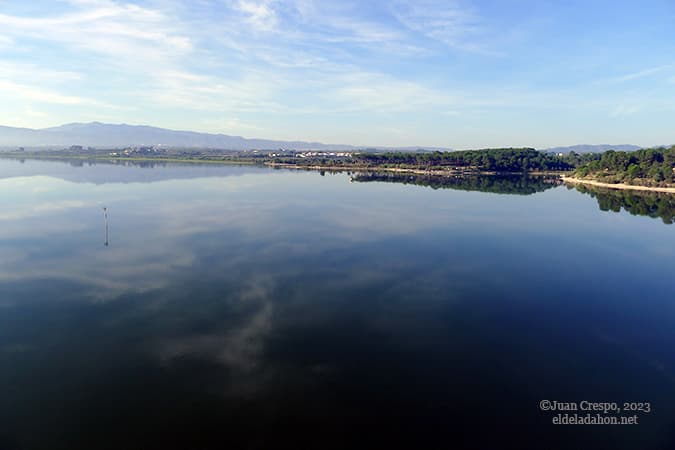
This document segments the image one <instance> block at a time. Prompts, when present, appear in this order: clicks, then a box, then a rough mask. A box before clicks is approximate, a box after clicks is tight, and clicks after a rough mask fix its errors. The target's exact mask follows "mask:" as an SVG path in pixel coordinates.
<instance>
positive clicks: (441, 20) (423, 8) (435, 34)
mask: <svg viewBox="0 0 675 450" xmlns="http://www.w3.org/2000/svg"><path fill="white" fill-rule="evenodd" d="M392 13H393V15H394V16H395V17H396V19H398V21H399V22H400V23H401V24H402V25H404V26H405V27H407V28H408V29H410V30H412V31H414V32H415V33H419V34H422V35H424V36H427V37H428V38H431V39H434V40H437V41H439V42H441V43H443V44H445V45H447V46H450V47H453V48H457V49H460V50H465V51H472V52H477V53H483V54H495V55H496V54H499V52H496V51H495V50H493V49H490V48H488V47H486V46H485V45H484V44H482V43H481V42H480V40H479V39H478V38H479V37H480V35H481V34H482V33H483V32H484V27H483V25H482V23H481V20H480V18H479V16H478V15H477V13H475V12H474V11H472V10H471V9H470V8H466V7H461V6H460V5H459V3H458V2H455V1H438V0H413V1H411V0H397V1H395V2H393V4H392Z"/></svg>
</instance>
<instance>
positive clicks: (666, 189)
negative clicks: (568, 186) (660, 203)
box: [562, 176, 675, 194]
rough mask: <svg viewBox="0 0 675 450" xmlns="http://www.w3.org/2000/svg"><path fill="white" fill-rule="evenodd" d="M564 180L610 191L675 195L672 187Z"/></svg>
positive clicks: (576, 179) (568, 178)
mask: <svg viewBox="0 0 675 450" xmlns="http://www.w3.org/2000/svg"><path fill="white" fill-rule="evenodd" d="M562 180H563V181H564V182H565V183H572V184H588V185H590V186H598V187H605V188H610V189H628V190H631V191H652V192H667V193H669V194H675V188H670V187H648V186H635V185H632V184H623V183H617V184H611V183H602V182H600V181H593V180H580V179H579V178H571V177H565V176H563V177H562Z"/></svg>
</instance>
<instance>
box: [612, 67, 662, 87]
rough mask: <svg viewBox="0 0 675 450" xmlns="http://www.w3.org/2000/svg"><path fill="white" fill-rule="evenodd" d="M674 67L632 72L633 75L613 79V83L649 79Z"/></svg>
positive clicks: (651, 68)
mask: <svg viewBox="0 0 675 450" xmlns="http://www.w3.org/2000/svg"><path fill="white" fill-rule="evenodd" d="M672 67H673V65H672V64H666V65H663V66H657V67H650V68H648V69H642V70H639V71H637V72H631V73H628V74H625V75H622V76H619V77H616V78H612V79H611V81H614V82H617V83H623V82H626V81H633V80H637V79H640V78H645V77H649V76H651V75H654V74H656V73H659V72H662V71H664V70H667V69H671V68H672Z"/></svg>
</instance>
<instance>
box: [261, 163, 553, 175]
mask: <svg viewBox="0 0 675 450" xmlns="http://www.w3.org/2000/svg"><path fill="white" fill-rule="evenodd" d="M264 165H265V166H267V167H278V168H282V169H295V170H330V171H333V172H395V173H404V174H405V173H410V174H415V175H433V176H446V177H449V176H456V175H463V176H466V175H469V176H470V175H501V176H509V175H534V176H559V177H562V174H563V173H564V172H559V171H541V170H536V171H529V172H499V171H494V170H493V171H485V170H451V169H441V170H439V169H414V168H402V167H372V166H370V167H369V166H316V165H312V166H301V165H297V164H286V163H275V162H266V163H264Z"/></svg>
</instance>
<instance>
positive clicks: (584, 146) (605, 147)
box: [540, 144, 642, 153]
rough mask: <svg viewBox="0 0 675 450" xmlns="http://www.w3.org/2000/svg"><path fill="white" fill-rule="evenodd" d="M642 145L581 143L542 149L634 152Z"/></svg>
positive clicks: (564, 151)
mask: <svg viewBox="0 0 675 450" xmlns="http://www.w3.org/2000/svg"><path fill="white" fill-rule="evenodd" d="M641 148H642V147H640V146H639V145H632V144H616V145H612V144H598V145H588V144H580V145H570V146H567V147H551V148H543V149H540V150H541V151H542V152H549V153H570V152H575V153H602V152H605V151H607V150H616V151H623V152H632V151H634V150H640V149H641Z"/></svg>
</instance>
